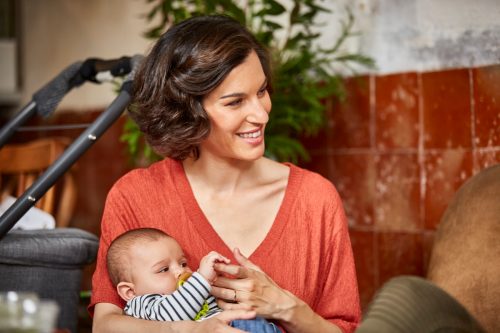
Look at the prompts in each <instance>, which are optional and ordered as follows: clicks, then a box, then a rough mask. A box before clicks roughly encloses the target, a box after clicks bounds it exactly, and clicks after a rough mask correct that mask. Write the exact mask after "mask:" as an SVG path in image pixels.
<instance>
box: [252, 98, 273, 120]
mask: <svg viewBox="0 0 500 333" xmlns="http://www.w3.org/2000/svg"><path fill="white" fill-rule="evenodd" d="M247 120H248V121H249V122H251V123H257V124H266V123H267V122H268V121H269V112H268V110H267V109H266V105H265V103H264V102H263V101H262V100H261V99H258V100H256V101H254V102H253V103H252V104H251V105H250V111H249V115H248V117H247Z"/></svg>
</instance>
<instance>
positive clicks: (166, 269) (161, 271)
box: [158, 267, 168, 273]
mask: <svg viewBox="0 0 500 333" xmlns="http://www.w3.org/2000/svg"><path fill="white" fill-rule="evenodd" d="M165 272H168V267H163V268H162V269H160V270H159V271H158V273H165Z"/></svg>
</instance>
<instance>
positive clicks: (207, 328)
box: [192, 310, 255, 333]
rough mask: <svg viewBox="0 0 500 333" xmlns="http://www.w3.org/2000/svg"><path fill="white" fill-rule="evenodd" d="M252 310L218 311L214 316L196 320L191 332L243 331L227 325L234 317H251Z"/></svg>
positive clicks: (253, 313) (233, 332) (239, 332)
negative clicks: (196, 323)
mask: <svg viewBox="0 0 500 333" xmlns="http://www.w3.org/2000/svg"><path fill="white" fill-rule="evenodd" d="M253 318H255V312H254V311H246V310H228V311H223V312H221V313H219V314H218V315H216V316H214V317H210V318H208V319H206V320H202V321H200V322H198V324H199V325H197V327H196V330H193V331H192V332H197V333H198V332H199V333H206V332H214V333H245V331H242V330H239V329H237V328H234V327H231V326H229V323H230V322H231V321H233V320H236V319H253Z"/></svg>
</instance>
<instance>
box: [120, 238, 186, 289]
mask: <svg viewBox="0 0 500 333" xmlns="http://www.w3.org/2000/svg"><path fill="white" fill-rule="evenodd" d="M130 252H131V253H130V264H131V270H132V282H133V283H134V286H135V288H134V291H135V295H136V296H140V295H144V294H171V293H173V292H174V291H175V290H176V289H177V282H178V280H179V276H180V275H181V274H183V273H186V272H189V273H191V269H190V268H189V267H188V265H187V260H186V257H185V256H184V253H183V252H182V249H181V247H180V246H179V244H178V243H177V241H175V239H173V238H170V237H168V238H160V239H158V240H155V241H148V242H139V243H138V244H136V245H135V246H133V247H132V248H131V250H130Z"/></svg>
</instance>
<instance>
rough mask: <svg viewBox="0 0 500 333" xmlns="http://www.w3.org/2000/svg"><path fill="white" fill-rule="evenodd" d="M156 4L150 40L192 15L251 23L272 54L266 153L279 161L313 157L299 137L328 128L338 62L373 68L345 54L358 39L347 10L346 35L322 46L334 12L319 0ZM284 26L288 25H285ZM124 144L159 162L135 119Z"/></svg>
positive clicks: (338, 83)
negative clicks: (320, 19) (325, 19)
mask: <svg viewBox="0 0 500 333" xmlns="http://www.w3.org/2000/svg"><path fill="white" fill-rule="evenodd" d="M147 2H148V3H151V4H152V7H151V10H150V11H149V13H148V14H147V16H146V19H147V20H148V21H149V22H152V21H155V20H156V21H158V19H159V23H158V24H157V25H155V26H154V27H152V28H151V29H149V30H148V31H147V32H146V33H145V36H146V37H148V38H152V39H156V38H158V37H159V36H160V35H161V34H162V33H163V32H164V31H165V30H166V29H168V27H170V26H171V25H172V24H175V23H177V22H179V21H182V20H184V19H186V18H188V17H191V16H193V15H206V14H216V13H219V14H220V13H223V14H226V15H229V16H231V17H233V18H235V19H237V20H238V21H239V22H241V23H242V24H244V25H246V26H247V27H248V28H249V29H250V30H251V31H252V32H253V33H254V34H255V36H256V37H257V39H258V40H259V41H260V42H261V43H262V44H263V45H265V46H266V47H267V48H268V49H269V50H270V53H271V60H272V68H273V87H274V91H273V94H272V95H271V99H272V102H273V109H272V112H271V113H270V121H269V124H268V126H267V127H266V155H267V156H269V157H271V158H274V159H276V160H279V161H291V162H294V163H296V162H298V161H299V160H300V159H302V160H308V158H309V155H308V153H307V151H306V150H305V149H304V147H303V146H302V144H301V142H300V140H299V137H300V136H308V135H313V134H315V133H317V131H318V130H319V129H320V128H321V127H322V126H323V125H324V124H325V105H324V103H323V101H324V99H325V98H326V97H329V96H336V97H339V98H340V99H341V98H342V97H343V84H342V80H341V76H340V74H339V73H336V72H335V70H334V68H333V66H334V64H342V65H343V66H345V67H347V68H351V66H350V65H351V64H353V63H355V64H361V65H364V66H369V67H371V66H373V61H372V60H371V59H370V58H368V57H366V56H363V55H361V54H356V53H343V52H342V46H343V44H344V42H345V41H346V39H347V38H349V37H351V36H354V35H355V33H354V32H353V31H352V29H353V24H354V17H353V15H352V12H351V11H350V10H348V9H347V10H346V13H347V14H346V15H347V18H346V20H345V21H343V22H341V33H340V35H339V37H338V39H337V40H336V41H335V43H333V46H332V47H329V48H322V47H320V46H318V45H317V43H315V42H317V40H318V38H319V36H320V34H319V33H317V32H315V29H314V28H315V27H317V25H318V24H317V23H316V21H317V16H318V14H319V13H322V12H329V10H328V9H326V8H324V7H322V6H321V5H320V4H319V2H320V1H318V0H293V2H292V3H290V1H287V2H286V3H287V5H291V6H290V8H289V9H287V8H286V7H285V5H284V4H283V3H285V1H281V2H280V1H277V0H248V1H246V2H242V1H237V0H208V1H199V0H147ZM283 22H284V23H283ZM122 140H124V141H126V142H127V144H128V147H129V152H130V154H131V156H132V157H133V158H134V159H135V160H137V158H139V157H141V156H142V157H146V159H147V160H149V161H151V160H154V159H155V158H157V157H156V156H155V155H154V153H153V152H152V150H151V148H150V147H149V146H148V145H147V144H145V143H144V140H143V138H142V135H141V133H140V131H139V129H138V128H137V126H136V125H135V123H133V121H132V120H130V119H129V120H128V121H127V123H126V125H125V132H124V134H123V136H122Z"/></svg>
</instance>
